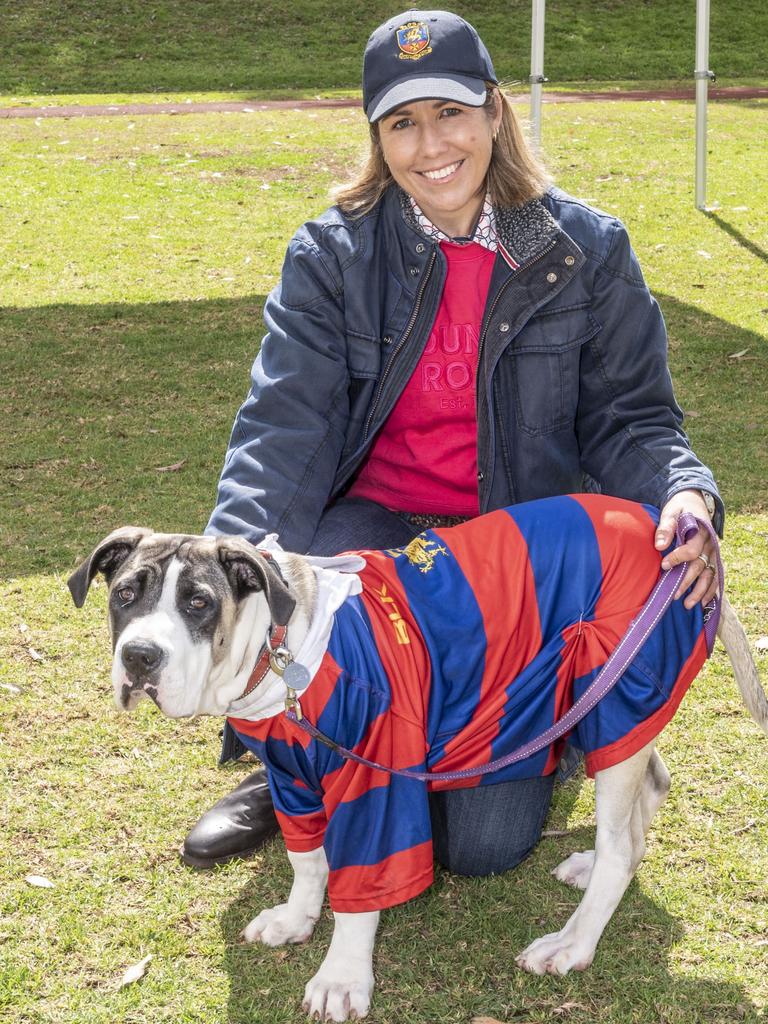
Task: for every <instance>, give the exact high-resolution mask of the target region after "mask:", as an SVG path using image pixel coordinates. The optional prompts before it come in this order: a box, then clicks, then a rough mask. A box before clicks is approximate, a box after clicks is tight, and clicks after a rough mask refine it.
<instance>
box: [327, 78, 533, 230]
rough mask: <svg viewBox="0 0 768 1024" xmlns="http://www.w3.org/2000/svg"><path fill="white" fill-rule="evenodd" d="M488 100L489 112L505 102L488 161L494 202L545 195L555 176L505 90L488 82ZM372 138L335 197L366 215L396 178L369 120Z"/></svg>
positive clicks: (350, 211) (346, 208) (353, 212)
mask: <svg viewBox="0 0 768 1024" xmlns="http://www.w3.org/2000/svg"><path fill="white" fill-rule="evenodd" d="M486 89H487V93H486V100H485V104H484V106H483V109H484V110H485V112H486V114H487V116H488V117H489V118H491V119H493V118H494V117H495V116H496V109H497V108H496V103H497V102H499V103H501V123H500V124H499V130H498V132H497V133H496V137H495V139H494V143H493V150H492V152H491V162H490V165H489V167H488V177H487V183H488V192H489V193H490V196H491V202H492V203H493V205H494V206H499V207H509V206H522V205H523V203H527V202H528V201H529V200H531V199H536V198H538V197H539V196H541V195H542V194H543V193H544V192H545V191H546V189H547V187H548V186H549V184H550V182H551V178H550V176H549V174H548V172H547V170H546V168H545V167H544V164H543V163H542V162H541V160H540V159H539V157H538V156H537V155H536V153H534V151H533V149H532V148H531V146H530V145H529V144H528V141H527V139H526V137H525V135H524V134H523V129H522V125H521V124H520V120H519V118H518V117H517V114H515V112H514V110H513V109H512V104H511V103H510V102H509V100H508V99H507V97H506V96H505V95H504V93H503V92H502V91H501V90H500V89H498V88H497V87H496V86H495V85H494V84H493V82H487V83H486ZM369 128H370V133H371V144H370V149H369V151H368V154H367V156H366V157H365V159H364V161H363V163H362V165H361V166H360V167H359V169H358V170H357V173H356V174H354V175H353V177H352V178H351V179H350V180H349V181H347V182H345V183H343V184H342V185H339V186H337V188H335V189H334V190H333V193H332V197H333V200H334V202H335V203H336V204H337V205H338V206H339V208H340V209H341V211H342V212H343V213H345V214H347V216H351V217H361V216H362V215H363V214H366V213H368V212H369V211H370V210H372V209H373V207H374V206H375V205H376V204H377V203H378V202H379V200H380V199H381V197H382V196H383V195H384V193H385V192H386V190H387V189H388V188H389V186H390V185H391V184H392V182H393V181H394V178H393V177H392V175H391V174H390V171H389V167H388V166H387V163H386V161H385V159H384V154H383V152H382V148H381V142H380V141H379V126H378V124H377V123H374V124H372V125H370V126H369Z"/></svg>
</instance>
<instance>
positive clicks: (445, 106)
mask: <svg viewBox="0 0 768 1024" xmlns="http://www.w3.org/2000/svg"><path fill="white" fill-rule="evenodd" d="M500 121H501V104H500V103H497V104H496V115H495V117H494V118H493V119H491V118H489V117H488V114H487V112H486V111H485V109H484V108H483V107H467V106H464V105H463V104H461V103H455V102H453V101H449V100H418V101H416V102H414V103H406V104H404V105H403V106H402V107H398V108H397V110H395V111H393V112H392V113H391V114H387V115H386V117H383V118H382V119H381V121H380V122H379V138H380V140H381V148H382V152H383V154H384V159H385V160H386V162H387V164H388V166H389V169H390V172H391V173H392V177H393V178H394V179H395V181H396V182H397V183H398V185H400V187H401V188H403V189H405V191H406V192H407V193H408V194H409V195H411V196H413V198H414V199H415V200H416V202H417V203H418V204H419V206H420V207H421V209H422V210H423V211H424V213H425V214H426V215H427V217H428V218H429V219H430V220H431V221H432V223H433V224H435V225H436V226H437V227H439V228H440V229H441V230H442V231H444V232H445V233H446V234H447V235H451V236H452V237H453V236H457V235H467V234H469V232H470V231H471V230H472V228H473V227H474V224H475V221H476V219H477V215H478V214H479V212H480V209H481V207H482V205H483V199H484V197H485V177H486V174H487V172H488V165H489V164H490V162H491V147H492V145H493V134H494V132H495V131H496V129H497V128H498V126H499V123H500Z"/></svg>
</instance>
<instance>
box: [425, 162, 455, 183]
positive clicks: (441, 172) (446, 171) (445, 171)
mask: <svg viewBox="0 0 768 1024" xmlns="http://www.w3.org/2000/svg"><path fill="white" fill-rule="evenodd" d="M463 163H464V161H463V160H457V161H456V162H455V163H453V164H447V165H446V166H445V167H440V168H438V169H437V170H434V171H419V172H418V173H419V174H423V175H424V177H425V178H429V180H430V181H445V180H446V179H447V178H450V177H452V175H453V174H454V172H455V171H458V169H459V168H460V167H461V165H462V164H463Z"/></svg>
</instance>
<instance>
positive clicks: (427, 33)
mask: <svg viewBox="0 0 768 1024" xmlns="http://www.w3.org/2000/svg"><path fill="white" fill-rule="evenodd" d="M487 81H488V82H496V81H497V79H496V72H495V71H494V70H493V64H492V63H491V58H490V56H489V54H488V51H487V50H486V48H485V45H484V44H483V41H482V40H481V39H480V36H479V35H478V34H477V32H476V31H475V30H474V29H473V28H472V26H471V25H470V24H469V22H466V21H464V19H463V18H460V17H459V16H458V15H457V14H451V13H450V12H449V11H413V10H411V11H405V12H404V13H403V14H399V15H397V17H395V18H390V19H389V21H386V22H384V24H383V25H379V27H378V28H377V29H376V31H375V32H373V34H372V35H371V37H370V39H369V40H368V44H367V46H366V48H365V56H364V57H363V106H364V108H365V113H366V116H367V118H368V120H369V121H378V120H379V118H381V117H384V115H385V114H389V113H390V112H391V111H393V110H394V109H395V108H396V107H399V106H401V105H402V104H403V103H410V102H413V101H415V100H429V99H436V100H455V101H456V102H457V103H466V104H467V105H468V106H471V107H481V106H482V105H483V104H484V103H485V95H486V86H485V83H486V82H487Z"/></svg>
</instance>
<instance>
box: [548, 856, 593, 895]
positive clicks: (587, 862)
mask: <svg viewBox="0 0 768 1024" xmlns="http://www.w3.org/2000/svg"><path fill="white" fill-rule="evenodd" d="M594 866H595V851H594V850H582V852H581V853H572V854H571V856H570V857H568V858H567V859H566V860H564V861H563V862H562V864H558V865H557V867H556V868H555V869H554V870H553V872H552V874H553V875H554V876H555V878H557V879H559V880H560V881H561V882H565V884H566V885H573V886H575V887H576V888H577V889H586V888H587V886H588V885H589V879H590V876H591V875H592V868H593V867H594Z"/></svg>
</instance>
